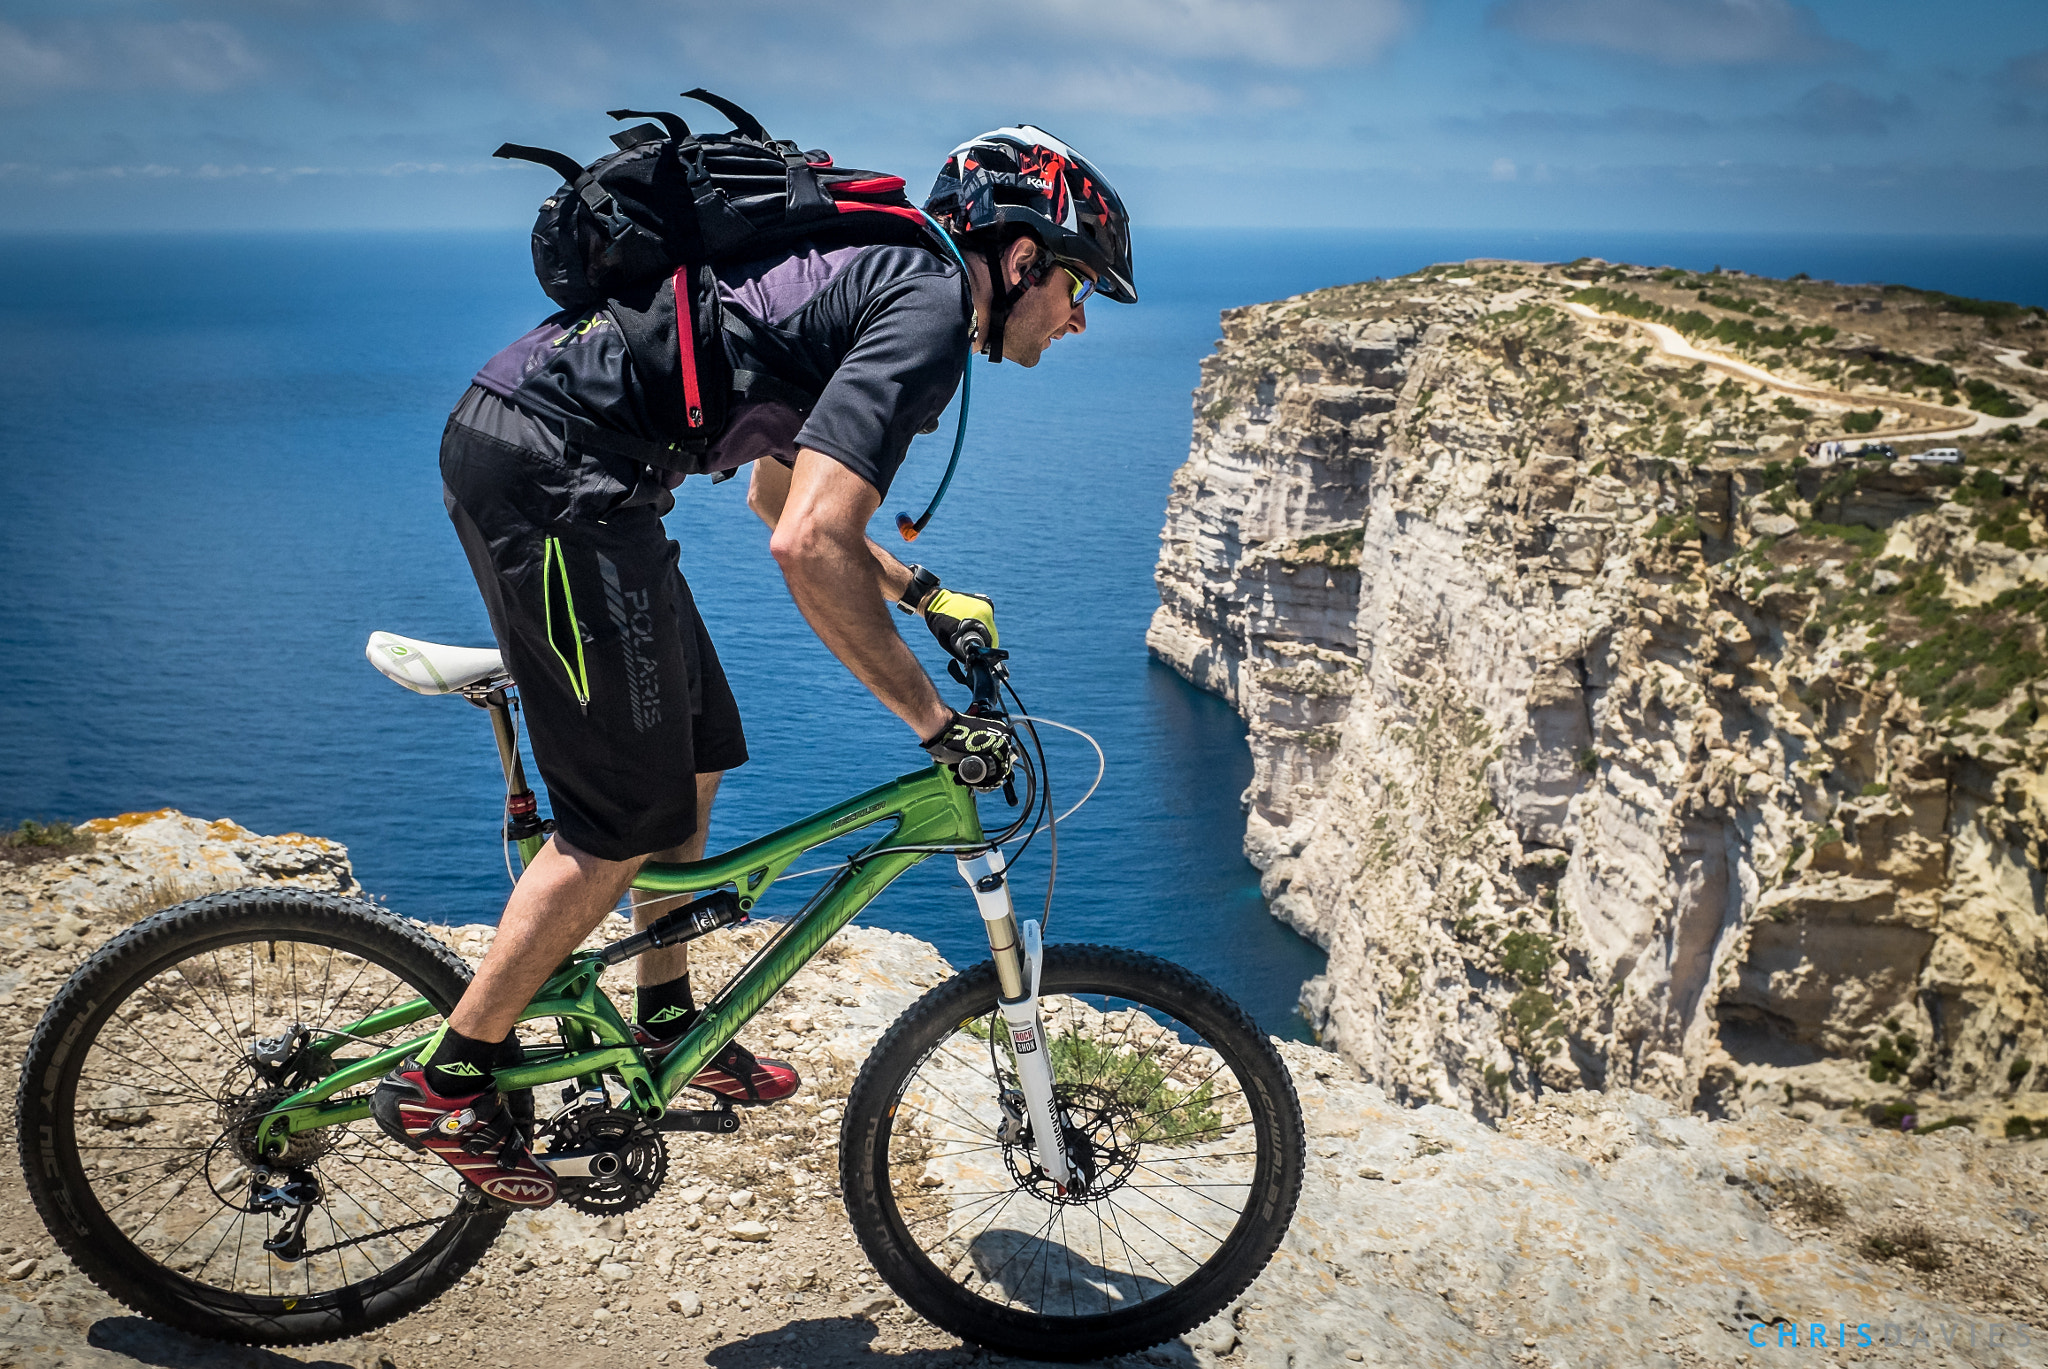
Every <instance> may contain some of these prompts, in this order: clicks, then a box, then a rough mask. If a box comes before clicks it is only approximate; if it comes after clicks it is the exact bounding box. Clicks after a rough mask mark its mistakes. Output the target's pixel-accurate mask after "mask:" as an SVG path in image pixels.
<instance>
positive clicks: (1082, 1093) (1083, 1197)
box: [1003, 1088, 1138, 1205]
mask: <svg viewBox="0 0 2048 1369" xmlns="http://www.w3.org/2000/svg"><path fill="white" fill-rule="evenodd" d="M1055 1102H1056V1104H1057V1106H1058V1108H1059V1114H1060V1122H1061V1125H1062V1128H1063V1130H1064V1131H1065V1133H1066V1137H1065V1140H1066V1148H1067V1164H1068V1167H1069V1168H1071V1169H1072V1170H1073V1182H1072V1183H1070V1184H1069V1185H1068V1187H1067V1189H1066V1190H1065V1191H1064V1192H1062V1191H1061V1190H1060V1187H1059V1186H1058V1185H1057V1184H1055V1183H1054V1182H1053V1181H1052V1176H1051V1175H1049V1174H1047V1173H1046V1172H1045V1169H1044V1167H1043V1166H1042V1165H1040V1164H1039V1163H1038V1162H1037V1160H1036V1159H1035V1158H1034V1157H1033V1155H1032V1154H1030V1153H1029V1151H1028V1150H1027V1147H1030V1146H1031V1144H1032V1137H1031V1134H1030V1132H1029V1130H1028V1129H1027V1130H1026V1131H1025V1133H1024V1135H1023V1137H1022V1139H1021V1141H1020V1143H1019V1144H1015V1145H1005V1146H1004V1147H1003V1163H1004V1165H1006V1166H1007V1167H1008V1168H1009V1171H1010V1177H1011V1178H1012V1179H1013V1180H1015V1181H1016V1183H1017V1185H1018V1186H1019V1187H1021V1188H1026V1189H1029V1190H1030V1191H1031V1193H1032V1194H1033V1195H1034V1196H1036V1197H1038V1198H1040V1199H1042V1200H1044V1201H1045V1202H1048V1203H1060V1204H1075V1205H1078V1204H1083V1203H1092V1202H1095V1201H1097V1200H1099V1199H1101V1198H1102V1197H1104V1196H1105V1195H1107V1194H1110V1193H1114V1192H1115V1191H1116V1190H1117V1189H1119V1188H1122V1187H1123V1186H1124V1185H1125V1184H1126V1183H1128V1182H1129V1181H1130V1178H1131V1175H1132V1174H1134V1173H1135V1172H1136V1171H1137V1168H1138V1143H1137V1141H1136V1139H1135V1128H1134V1126H1133V1120H1134V1119H1133V1117H1132V1115H1131V1111H1130V1109H1129V1107H1127V1106H1126V1105H1125V1104H1123V1103H1120V1102H1118V1101H1116V1100H1115V1099H1114V1098H1112V1097H1111V1096H1110V1095H1109V1094H1107V1093H1105V1092H1103V1091H1102V1090H1100V1089H1095V1088H1080V1089H1075V1090H1072V1091H1071V1092H1070V1091H1067V1090H1061V1091H1060V1094H1059V1096H1057V1097H1056V1098H1055Z"/></svg>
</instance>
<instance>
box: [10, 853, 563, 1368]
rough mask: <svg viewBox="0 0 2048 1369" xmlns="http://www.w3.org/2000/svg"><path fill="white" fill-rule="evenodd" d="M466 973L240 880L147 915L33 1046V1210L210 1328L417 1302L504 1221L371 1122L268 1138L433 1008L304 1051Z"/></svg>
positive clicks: (324, 1324)
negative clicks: (239, 884) (266, 1124)
mask: <svg viewBox="0 0 2048 1369" xmlns="http://www.w3.org/2000/svg"><path fill="white" fill-rule="evenodd" d="M468 982H469V969H468V967H467V966H466V965H464V964H463V962H462V960H461V959H460V958H459V957H457V956H456V955H455V954H454V953H452V952H451V951H449V950H448V949H447V948H446V947H444V946H442V945H441V944H440V943H439V942H437V941H435V940H434V939H433V938H432V937H431V936H428V935H427V934H426V933H425V932H423V931H420V930H419V929H417V928H415V927H412V926H409V925H408V924H406V923H404V922H402V921H400V920H399V919H398V918H396V917H393V916H392V915H391V914H390V913H388V912H386V911H384V910H383V909H381V908H378V907H376V906H375V905H373V904H369V903H364V902H360V901H357V900H354V899H345V898H336V897H333V896H330V895H317V894H308V893H304V892H300V891H297V890H283V889H246V890H241V891H238V892H235V893H227V894H215V895H212V896H210V897H207V898H202V899H199V900H197V901H195V902H192V903H185V904H180V905H179V906H178V907H175V908H170V909H167V910H165V911H164V912H162V913H158V914H157V915H156V916H154V917H151V918H149V919H147V920H145V921H143V922H140V923H137V924H136V925H135V926H134V927H131V928H129V929H128V930H127V931H126V932H123V933H122V934H121V935H120V936H118V937H116V938H114V940H113V941H111V942H109V943H108V944H107V945H106V946H104V947H102V948H101V949H100V950H99V951H98V952H97V953H96V954H95V955H93V956H92V958H91V959H89V960H87V961H86V963H85V964H84V965H83V966H82V967H81V968H80V969H79V971H78V973H77V974H75V975H73V976H72V978H71V981H70V982H69V983H68V984H66V985H65V986H64V988H63V990H62V991H61V992H59V993H58V995H57V997H56V1000H55V1001H54V1002H52V1003H51V1004H50V1008H49V1011H48V1012H47V1013H45V1014H44V1016H43V1020H42V1024H41V1026H39V1027H38V1028H37V1030H36V1034H35V1037H34V1039H33V1040H32V1041H31V1042H30V1044H29V1050H28V1058H27V1060H26V1061H25V1062H24V1064H23V1066H22V1078H21V1091H20V1094H19V1096H18V1101H17V1108H18V1125H19V1127H20V1144H21V1158H22V1163H23V1167H24V1169H25V1171H26V1177H27V1180H28V1190H29V1195H30V1196H31V1197H32V1198H33V1199H34V1200H35V1205H36V1210H37V1211H38V1212H39V1213H40V1214H41V1215H42V1218H43V1221H44V1223H45V1224H46V1225H47V1226H48V1227H49V1228H50V1234H51V1235H53V1236H55V1237H56V1239H57V1241H58V1243H59V1244H60V1245H62V1246H63V1247H64V1251H65V1253H66V1254H68V1255H70V1256H71V1258H72V1260H73V1261H74V1262H75V1263H76V1264H77V1265H78V1267H79V1269H81V1270H82V1271H83V1272H84V1273H85V1274H86V1275H87V1277H89V1278H91V1279H92V1281H93V1282H94V1283H96V1284H98V1285H99V1286H100V1287H101V1288H103V1289H105V1290H106V1291H107V1292H108V1293H110V1294H112V1295H113V1296H114V1297H116V1298H118V1299H120V1300H121V1301H122V1302H124V1303H126V1304H127V1305H128V1306H130V1307H132V1308H134V1309H135V1310H136V1311H138V1312H140V1313H142V1314H143V1315H144V1316H147V1317H151V1318H154V1319H155V1320H157V1321H161V1322H165V1323H167V1324H169V1325H172V1326H176V1327H179V1328H181V1329H183V1330H186V1331H191V1332H195V1333H197V1334H199V1335H202V1336H210V1337H213V1338H215V1339H219V1340H230V1341H244V1342H254V1343H260V1344H274V1345H305V1344H310V1343H313V1342H317V1341H322V1340H331V1339H334V1338H335V1337H338V1336H345V1335H351V1334H354V1333H356V1332H359V1331H364V1330H367V1329H369V1328H370V1327H373V1326H379V1325H382V1324H383V1323H385V1322H389V1321H391V1320H393V1319H395V1318H397V1317H400V1316H403V1315H405V1314H406V1313H407V1312H410V1311H413V1310H414V1309H415V1308H418V1307H420V1306H421V1305H423V1304H425V1303H426V1302H428V1301H429V1300H430V1299H432V1298H434V1297H436V1296H438V1295H439V1294H440V1293H441V1292H443V1291H444V1290H445V1289H447V1288H448V1287H449V1286H450V1285H451V1284H453V1283H454V1282H455V1280H456V1279H458V1278H459V1277H461V1275H462V1274H463V1272H464V1271H465V1270H467V1269H468V1268H469V1267H470V1266H471V1265H472V1264H474V1263H475V1262H476V1260H477V1258H478V1257H479V1256H481V1255H482V1254H483V1252H484V1251H485V1249H487V1248H488V1247H489V1245H490V1243H491V1242H492V1240H493V1239H495V1238H496V1237H497V1235H498V1233H499V1232H500V1231H501V1230H502V1229H503V1227H504V1224H505V1214H504V1212H502V1211H494V1210H492V1207H491V1206H490V1205H489V1204H487V1203H485V1202H484V1201H483V1199H482V1195H480V1194H479V1193H477V1191H476V1190H475V1189H474V1188H471V1187H469V1186H468V1185H466V1184H464V1183H463V1182H462V1181H461V1179H460V1178H459V1177H458V1176H457V1175H456V1173H455V1172H454V1170H452V1169H450V1168H449V1167H448V1166H446V1165H444V1164H442V1163H441V1162H440V1161H439V1160H436V1159H434V1158H433V1157H431V1156H427V1155H420V1154H415V1153H413V1152H412V1151H409V1150H407V1149H406V1148H404V1147H403V1146H399V1145H394V1144H393V1143H392V1142H391V1141H390V1140H388V1139H387V1138H386V1137H385V1136H384V1135H383V1133H382V1132H380V1131H379V1130H378V1129H377V1125H376V1123H375V1122H373V1121H370V1120H368V1119H364V1120H362V1121H358V1122H353V1123H349V1124H346V1125H339V1126H332V1127H327V1128H323V1129H320V1130H317V1131H308V1132H302V1133H300V1134H298V1135H297V1136H295V1137H294V1138H293V1139H292V1141H291V1143H290V1145H289V1146H288V1147H287V1148H286V1150H285V1152H284V1153H283V1154H281V1155H277V1154H266V1153H264V1152H262V1151H261V1150H259V1148H258V1147H257V1145H256V1139H257V1131H258V1128H259V1126H260V1125H261V1122H262V1119H263V1118H264V1116H266V1115H267V1114H266V1109H267V1108H268V1107H269V1106H270V1105H271V1104H272V1103H273V1102H275V1101H276V1100H278V1099H280V1098H283V1097H286V1096H288V1095H289V1094H291V1093H292V1092H294V1091H295V1090H296V1089H297V1088H299V1087H302V1086H303V1085H304V1084H305V1083H306V1082H309V1080H310V1078H311V1077H317V1076H319V1075H321V1074H324V1073H326V1072H327V1071H329V1070H332V1069H335V1068H339V1067H340V1066H341V1065H343V1064H345V1063H346V1062H347V1061H348V1060H349V1059H363V1058H367V1057H368V1056H370V1055H372V1054H374V1053H376V1052H377V1051H379V1050H381V1049H384V1048H386V1047H389V1046H394V1045H397V1044H399V1043H401V1042H403V1041H405V1040H407V1039H409V1038H410V1037H412V1036H415V1035H418V1034H419V1033H421V1032H424V1031H428V1030H431V1029H432V1028H433V1027H434V1026H435V1025H436V1024H437V1023H438V1021H439V1017H438V1015H436V1016H435V1017H433V1018H430V1019H427V1020H424V1021H420V1022H414V1023H408V1024H407V1025H405V1026H403V1027H397V1028H392V1029H387V1030H384V1031H381V1032H374V1033H373V1034H356V1035H351V1036H348V1037H347V1038H346V1040H345V1043H344V1045H343V1047H342V1048H341V1049H339V1050H337V1051H335V1052H333V1054H332V1055H331V1056H328V1057H320V1058H314V1057H313V1056H312V1053H311V1052H310V1051H309V1050H308V1049H307V1043H308V1042H310V1041H315V1040H319V1039H322V1038H323V1037H327V1036H329V1035H331V1034H334V1033H338V1032H342V1031H343V1030H344V1029H345V1028H350V1027H352V1026H355V1025H358V1024H362V1023H364V1021H365V1019H367V1018H369V1017H370V1015H371V1014H373V1013H375V1012H377V1011H379V1010H380V1009H384V1008H390V1007H393V1006H395V1005H397V1004H401V1003H405V1002H407V1001H409V1000H412V999H415V998H422V997H424V998H426V999H427V1000H428V1001H429V1002H431V1003H432V1004H433V1005H434V1007H435V1008H436V1009H437V1010H438V1011H439V1012H446V1011H447V1010H448V1009H450V1008H451V1007H453V1006H454V1003H455V1001H456V1000H457V999H458V998H459V997H461V995H462V990H463V988H464V987H465V986H466V985H467V984H468ZM369 1088H370V1085H369V1084H364V1085H361V1086H359V1087H358V1088H356V1089H355V1090H353V1091H351V1093H350V1094H348V1095H346V1096H348V1097H359V1096H367V1094H368V1092H369ZM515 1106H519V1107H521V1108H522V1110H530V1107H531V1101H530V1095H521V1096H520V1097H519V1098H518V1099H515Z"/></svg>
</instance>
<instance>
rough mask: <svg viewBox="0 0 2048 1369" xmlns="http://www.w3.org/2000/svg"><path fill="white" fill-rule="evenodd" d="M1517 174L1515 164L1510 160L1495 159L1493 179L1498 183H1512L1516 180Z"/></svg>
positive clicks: (1503, 158) (1504, 158)
mask: <svg viewBox="0 0 2048 1369" xmlns="http://www.w3.org/2000/svg"><path fill="white" fill-rule="evenodd" d="M1515 172H1516V167H1515V164H1514V162H1513V161H1511V160H1510V159H1508V158H1506V157H1495V158H1494V159H1493V179H1495V180H1497V181H1511V180H1513V179H1515Z"/></svg>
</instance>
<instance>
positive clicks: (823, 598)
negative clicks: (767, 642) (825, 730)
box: [748, 447, 953, 741]
mask: <svg viewBox="0 0 2048 1369" xmlns="http://www.w3.org/2000/svg"><path fill="white" fill-rule="evenodd" d="M754 464H755V476H754V484H753V486H752V488H751V489H750V490H749V492H748V503H749V504H751V505H752V506H753V507H754V511H755V512H756V513H758V514H760V515H761V518H762V519H763V521H765V522H767V523H768V524H769V526H770V527H772V528H773V529H774V533H773V535H772V536H771V537H770V538H769V539H768V550H769V551H770V552H771V553H772V554H773V555H774V557H775V560H776V563H777V564H779V565H780V566H781V567H782V578H783V579H784V580H785V581H786V582H787V583H788V585H789V595H790V598H792V599H794V600H796V606H797V608H798V610H800V611H801V612H802V613H803V615H804V620H805V621H806V622H808V623H809V624H810V625H811V630H812V631H813V632H816V633H817V634H818V639H819V640H820V641H822V642H824V644H825V645H826V646H827V647H828V648H830V650H831V652H832V654H833V655H834V656H837V657H838V658H839V660H840V662H841V664H843V665H845V667H846V668H847V669H848V670H850V671H852V672H853V675H854V678H855V679H858V680H859V681H860V682H861V683H862V684H864V685H866V686H867V687H868V688H869V689H870V690H871V691H873V693H874V696H875V697H876V698H877V699H880V700H881V701H882V703H883V704H884V705H885V706H886V707H887V708H888V709H889V711H890V712H892V713H894V714H895V715H896V716H897V717H899V718H901V719H903V721H904V722H905V723H906V724H908V725H909V727H910V728H911V730H912V731H914V732H916V733H917V736H918V739H919V740H920V741H921V740H923V739H924V738H926V737H932V736H937V735H938V734H939V732H940V731H941V730H942V729H944V728H945V726H946V724H947V723H948V722H949V721H951V719H952V716H953V711H952V709H950V708H948V707H947V706H946V704H945V703H944V701H942V700H941V699H940V698H939V691H938V690H937V689H935V688H934V687H933V686H932V682H931V678H930V677H929V676H928V675H926V674H925V673H924V667H923V666H921V665H919V664H918V660H917V657H916V656H914V655H912V654H911V650H910V648H909V647H908V646H906V645H905V644H904V642H903V638H901V637H900V636H898V635H897V633H896V625H895V624H894V623H893V622H891V621H890V620H889V604H890V603H892V602H894V598H895V596H896V595H898V594H901V593H902V592H903V591H904V589H905V588H907V587H908V586H909V584H910V572H909V571H907V570H905V569H904V568H903V566H902V564H901V563H899V562H898V561H897V560H896V558H895V557H893V556H890V555H889V554H888V553H887V552H885V551H883V550H882V549H881V548H880V547H878V546H876V545H875V544H874V543H873V542H871V541H869V540H868V539H867V536H866V528H867V525H868V519H870V518H872V517H873V516H874V512H875V510H876V509H877V508H879V507H880V506H881V502H882V496H881V495H880V494H878V493H876V491H875V488H874V486H872V485H870V484H868V482H867V481H865V480H863V479H861V478H860V477H859V476H857V475H855V474H854V473H853V472H852V471H850V470H848V469H847V468H846V467H844V466H842V465H840V464H839V463H838V462H837V461H834V460H833V459H832V458H831V457H829V456H826V455H825V454H824V453H823V452H819V451H813V450H812V449H811V448H809V447H805V448H803V449H802V450H800V451H799V452H797V454H796V466H795V468H794V469H792V470H790V471H788V472H787V473H786V474H785V475H782V476H781V477H780V479H779V481H778V479H777V477H776V475H775V474H774V473H771V472H769V471H766V470H764V469H762V468H763V467H768V466H775V467H777V468H778V470H779V469H780V463H779V462H774V461H757V462H755V463H754ZM764 483H766V484H767V485H769V486H770V488H769V489H768V490H767V491H765V492H764V491H763V490H762V486H763V484H764ZM778 483H779V484H780V485H781V488H780V489H779V490H777V489H775V488H773V487H774V486H775V485H777V484H778ZM778 494H779V496H780V497H779V498H777V497H776V496H777V495H778ZM771 503H772V505H773V508H772V513H771V510H770V509H769V508H768V507H764V505H769V504H771ZM892 584H893V593H892V592H891V588H892Z"/></svg>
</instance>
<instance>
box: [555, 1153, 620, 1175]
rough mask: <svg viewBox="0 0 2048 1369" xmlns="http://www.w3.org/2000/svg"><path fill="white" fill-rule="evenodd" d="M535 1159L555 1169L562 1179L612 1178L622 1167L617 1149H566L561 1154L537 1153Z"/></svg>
mask: <svg viewBox="0 0 2048 1369" xmlns="http://www.w3.org/2000/svg"><path fill="white" fill-rule="evenodd" d="M533 1158H534V1159H536V1160H538V1161H540V1162H541V1163H542V1164H544V1165H546V1166H547V1167H548V1168H549V1169H551V1170H553V1171H554V1173H555V1176H556V1177H557V1178H561V1179H611V1178H616V1177H617V1176H618V1173H619V1170H620V1169H621V1168H622V1164H621V1161H620V1160H619V1153H618V1152H617V1151H615V1150H565V1151H562V1152H561V1153H560V1154H552V1153H550V1154H545V1155H536V1156H534V1157H533Z"/></svg>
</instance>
